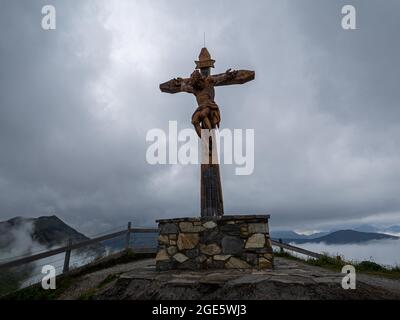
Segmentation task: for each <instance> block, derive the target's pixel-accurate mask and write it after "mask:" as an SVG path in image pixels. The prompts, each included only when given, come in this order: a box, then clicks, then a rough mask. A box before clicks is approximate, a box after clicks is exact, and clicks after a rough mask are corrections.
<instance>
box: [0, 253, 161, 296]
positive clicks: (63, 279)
mask: <svg viewBox="0 0 400 320" xmlns="http://www.w3.org/2000/svg"><path fill="white" fill-rule="evenodd" d="M153 257H154V254H147V253H145V254H142V253H141V254H134V253H133V252H132V250H125V251H124V252H122V253H120V254H117V255H115V257H114V258H113V257H107V258H105V259H103V260H100V261H97V262H95V263H91V264H89V265H88V266H84V267H81V268H79V269H77V270H74V271H72V272H71V273H69V274H67V275H61V276H58V277H57V279H56V285H57V289H55V290H44V289H43V288H42V286H41V284H40V283H39V284H35V285H32V286H29V287H27V288H24V289H20V290H17V291H14V292H11V293H8V294H6V295H4V296H1V297H0V300H56V299H58V298H59V297H60V296H61V295H62V294H63V293H64V292H65V291H66V290H67V289H68V288H70V287H71V286H72V285H73V284H74V283H76V282H77V281H79V278H80V277H81V276H83V275H85V274H89V273H93V272H96V271H99V270H103V269H107V268H111V267H113V266H115V265H119V264H124V263H129V262H132V261H136V260H140V259H146V258H153ZM118 277H119V274H110V275H108V276H107V277H106V278H105V279H104V280H103V281H102V282H101V283H100V284H99V286H98V287H97V288H95V289H93V290H94V291H95V290H96V289H99V288H102V287H103V286H105V285H106V284H108V283H110V282H112V281H113V280H115V279H117V278H118ZM88 291H89V290H88ZM93 294H94V292H86V293H85V294H83V295H82V298H88V297H90V296H91V295H93Z"/></svg>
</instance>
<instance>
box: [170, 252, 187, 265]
mask: <svg viewBox="0 0 400 320" xmlns="http://www.w3.org/2000/svg"><path fill="white" fill-rule="evenodd" d="M174 259H175V260H176V261H178V262H179V263H183V262H185V261H187V260H189V258H188V257H186V256H185V255H184V254H183V253H177V254H175V255H174Z"/></svg>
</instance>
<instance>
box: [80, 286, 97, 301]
mask: <svg viewBox="0 0 400 320" xmlns="http://www.w3.org/2000/svg"><path fill="white" fill-rule="evenodd" d="M96 291H97V289H96V288H90V289H88V290H86V291H85V292H84V293H82V294H81V295H80V296H79V297H78V300H91V299H92V297H93V295H94V294H95V293H96Z"/></svg>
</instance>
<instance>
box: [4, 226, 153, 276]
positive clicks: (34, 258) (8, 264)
mask: <svg viewBox="0 0 400 320" xmlns="http://www.w3.org/2000/svg"><path fill="white" fill-rule="evenodd" d="M132 233H133V234H134V233H158V229H157V228H132V227H131V223H129V224H128V229H126V230H122V231H118V232H114V233H110V234H106V235H103V236H100V237H96V238H93V239H89V240H85V241H82V242H79V243H69V244H68V245H67V246H64V247H60V248H57V249H53V250H49V251H46V252H42V253H38V254H34V255H31V256H28V257H22V258H20V259H16V260H13V261H8V262H5V263H1V264H0V270H4V269H8V268H13V267H19V266H21V265H24V264H27V263H30V262H34V261H37V260H41V259H45V258H48V257H52V256H55V255H57V254H60V253H64V252H65V258H64V268H63V272H68V271H69V261H70V257H71V251H72V250H75V249H79V248H83V247H87V246H89V245H92V244H95V243H99V242H102V241H105V240H110V239H114V238H118V237H121V236H123V235H126V248H128V247H129V243H130V235H131V234H132ZM134 252H137V253H153V252H156V248H137V249H134Z"/></svg>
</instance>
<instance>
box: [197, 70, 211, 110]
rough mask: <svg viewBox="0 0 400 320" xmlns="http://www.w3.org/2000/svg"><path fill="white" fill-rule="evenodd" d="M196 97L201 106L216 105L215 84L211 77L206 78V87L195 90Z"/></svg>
mask: <svg viewBox="0 0 400 320" xmlns="http://www.w3.org/2000/svg"><path fill="white" fill-rule="evenodd" d="M194 95H195V96H196V100H197V104H198V105H199V106H202V105H205V104H208V103H210V102H213V103H214V98H215V90H214V82H213V79H212V78H211V77H207V78H204V87H203V88H201V89H197V88H196V89H195V90H194Z"/></svg>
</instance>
